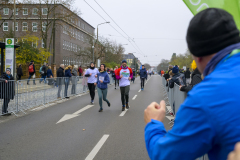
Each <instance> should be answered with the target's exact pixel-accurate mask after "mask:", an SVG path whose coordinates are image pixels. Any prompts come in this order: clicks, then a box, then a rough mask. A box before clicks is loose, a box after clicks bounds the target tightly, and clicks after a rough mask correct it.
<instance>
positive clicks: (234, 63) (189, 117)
mask: <svg viewBox="0 0 240 160" xmlns="http://www.w3.org/2000/svg"><path fill="white" fill-rule="evenodd" d="M227 57H228V56H226V57H225V58H224V59H222V60H221V62H219V63H218V65H217V66H216V68H215V69H214V71H213V72H212V73H211V74H209V75H208V76H206V77H205V78H204V80H203V81H202V82H201V83H199V84H197V85H196V86H194V88H193V89H192V90H191V91H190V92H189V93H188V95H187V99H186V100H185V102H184V103H183V104H182V105H181V107H180V109H179V111H178V112H177V115H176V119H175V122H174V126H173V128H172V130H170V131H169V132H166V130H165V128H164V125H163V123H162V122H159V121H156V120H152V121H151V122H150V123H148V124H147V126H146V128H145V141H146V147H147V151H148V154H149V156H150V158H151V160H177V159H184V160H194V159H196V158H198V157H200V156H202V155H204V154H205V153H208V156H209V158H210V160H226V159H227V156H228V154H229V152H231V151H232V150H233V149H234V145H235V144H236V143H237V142H239V141H240V102H239V98H240V94H239V91H240V83H239V80H240V73H239V68H240V63H239V59H240V53H238V54H236V55H234V56H232V57H230V58H227Z"/></svg>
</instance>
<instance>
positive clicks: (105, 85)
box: [97, 71, 110, 89]
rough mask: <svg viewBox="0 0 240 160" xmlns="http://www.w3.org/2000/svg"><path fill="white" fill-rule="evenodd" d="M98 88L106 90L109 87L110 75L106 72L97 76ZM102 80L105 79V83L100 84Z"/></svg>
mask: <svg viewBox="0 0 240 160" xmlns="http://www.w3.org/2000/svg"><path fill="white" fill-rule="evenodd" d="M97 76H98V78H97V87H98V88H100V89H106V88H107V87H108V83H110V79H109V75H108V73H107V72H106V71H104V72H99V73H98V74H97ZM100 78H103V79H104V80H103V83H101V82H100V80H99V79H100Z"/></svg>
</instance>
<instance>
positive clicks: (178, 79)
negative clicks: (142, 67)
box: [167, 66, 185, 88]
mask: <svg viewBox="0 0 240 160" xmlns="http://www.w3.org/2000/svg"><path fill="white" fill-rule="evenodd" d="M172 74H173V76H172V78H169V79H168V80H167V81H168V82H169V88H173V87H174V83H176V84H178V85H179V86H184V85H185V84H184V82H185V77H184V74H182V73H179V68H178V67H177V66H175V67H173V69H172Z"/></svg>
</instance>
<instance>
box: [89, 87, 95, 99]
mask: <svg viewBox="0 0 240 160" xmlns="http://www.w3.org/2000/svg"><path fill="white" fill-rule="evenodd" d="M95 88H96V86H95V85H94V83H88V89H89V93H90V97H91V100H92V101H93V100H94V97H95Z"/></svg>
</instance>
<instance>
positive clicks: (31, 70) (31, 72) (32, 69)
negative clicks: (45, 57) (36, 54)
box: [27, 61, 36, 85]
mask: <svg viewBox="0 0 240 160" xmlns="http://www.w3.org/2000/svg"><path fill="white" fill-rule="evenodd" d="M28 73H29V77H28V81H27V85H29V81H30V79H31V78H32V77H33V84H34V85H36V83H35V77H36V76H35V73H36V70H35V65H34V61H31V62H30V64H29V66H28Z"/></svg>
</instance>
